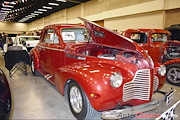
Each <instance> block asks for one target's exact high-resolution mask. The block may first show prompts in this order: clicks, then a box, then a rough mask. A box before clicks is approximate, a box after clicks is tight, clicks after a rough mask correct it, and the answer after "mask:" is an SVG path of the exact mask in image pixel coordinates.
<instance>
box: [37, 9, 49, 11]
mask: <svg viewBox="0 0 180 120" xmlns="http://www.w3.org/2000/svg"><path fill="white" fill-rule="evenodd" d="M38 11H47V10H46V9H38Z"/></svg>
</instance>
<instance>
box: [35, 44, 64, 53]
mask: <svg viewBox="0 0 180 120" xmlns="http://www.w3.org/2000/svg"><path fill="white" fill-rule="evenodd" d="M37 46H38V47H40V48H45V49H49V50H55V51H61V52H64V51H65V50H63V49H57V48H50V47H44V46H41V45H37Z"/></svg>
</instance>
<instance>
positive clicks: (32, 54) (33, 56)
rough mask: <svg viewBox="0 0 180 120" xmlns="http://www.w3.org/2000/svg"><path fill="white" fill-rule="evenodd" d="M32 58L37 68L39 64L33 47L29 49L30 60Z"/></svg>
mask: <svg viewBox="0 0 180 120" xmlns="http://www.w3.org/2000/svg"><path fill="white" fill-rule="evenodd" d="M32 59H33V60H34V67H35V69H38V68H39V66H40V65H39V55H38V52H37V51H36V50H35V49H33V50H31V52H30V61H32Z"/></svg>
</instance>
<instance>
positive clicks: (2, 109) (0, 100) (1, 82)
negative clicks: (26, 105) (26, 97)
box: [0, 69, 12, 120]
mask: <svg viewBox="0 0 180 120" xmlns="http://www.w3.org/2000/svg"><path fill="white" fill-rule="evenodd" d="M11 105H12V103H11V92H10V87H9V84H8V81H7V78H6V76H5V74H4V72H3V71H2V70H1V69H0V120H8V119H9V118H10V113H11Z"/></svg>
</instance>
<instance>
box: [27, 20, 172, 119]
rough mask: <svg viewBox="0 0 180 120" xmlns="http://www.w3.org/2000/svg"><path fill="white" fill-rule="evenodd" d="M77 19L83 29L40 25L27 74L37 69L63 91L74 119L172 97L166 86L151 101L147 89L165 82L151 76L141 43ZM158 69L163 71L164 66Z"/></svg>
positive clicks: (134, 109)
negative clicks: (38, 40)
mask: <svg viewBox="0 0 180 120" xmlns="http://www.w3.org/2000/svg"><path fill="white" fill-rule="evenodd" d="M80 19H81V20H83V21H84V22H85V25H86V28H85V27H84V26H83V25H78V24H55V25H49V26H46V27H45V28H44V29H43V30H42V32H41V37H40V42H39V43H38V45H37V46H36V47H35V48H33V49H32V50H31V51H30V56H31V69H32V73H33V74H34V75H38V74H39V73H40V74H41V75H43V76H44V77H45V78H46V79H47V80H48V81H50V82H51V83H52V84H54V85H55V86H56V87H57V89H58V91H59V92H60V93H61V94H62V95H67V96H68V101H69V106H70V109H71V111H72V113H73V115H74V116H75V117H76V118H77V119H91V118H93V117H94V115H95V114H96V111H103V112H102V116H101V117H102V118H103V119H118V118H121V115H120V114H127V112H129V113H130V114H136V113H138V112H144V111H149V110H152V109H155V108H157V107H159V105H161V104H163V103H164V102H165V101H166V100H165V98H169V97H171V96H172V94H170V93H172V92H173V90H170V91H169V92H168V93H164V97H163V98H162V99H160V100H156V101H152V97H153V93H155V92H156V93H155V94H158V93H157V92H159V91H158V90H159V89H160V88H161V87H162V86H163V84H164V82H165V81H157V79H156V76H155V75H154V64H153V61H152V59H151V58H150V57H149V55H148V54H147V53H146V52H145V51H144V50H143V49H142V48H141V47H139V46H138V45H137V44H136V43H135V42H133V41H132V40H130V39H128V38H125V37H123V36H121V35H118V34H115V33H114V32H112V31H110V30H107V29H105V28H103V27H101V26H99V25H97V24H95V23H93V22H90V21H88V20H86V19H83V18H80ZM158 70H159V75H161V76H164V75H165V72H166V70H165V67H164V66H161V67H159V69H158ZM160 93H163V92H160ZM168 96H169V97H168ZM123 106H130V107H123ZM116 108H123V109H116ZM111 109H116V110H113V111H111ZM108 110H110V111H108Z"/></svg>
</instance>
